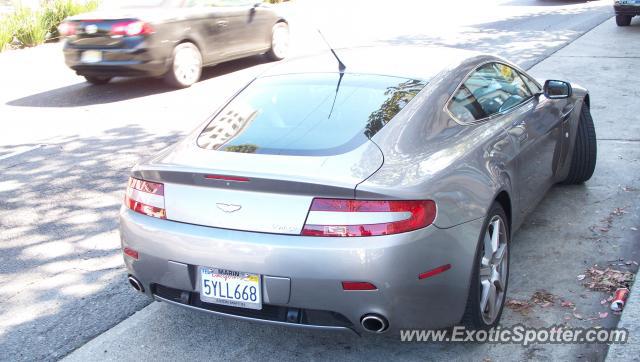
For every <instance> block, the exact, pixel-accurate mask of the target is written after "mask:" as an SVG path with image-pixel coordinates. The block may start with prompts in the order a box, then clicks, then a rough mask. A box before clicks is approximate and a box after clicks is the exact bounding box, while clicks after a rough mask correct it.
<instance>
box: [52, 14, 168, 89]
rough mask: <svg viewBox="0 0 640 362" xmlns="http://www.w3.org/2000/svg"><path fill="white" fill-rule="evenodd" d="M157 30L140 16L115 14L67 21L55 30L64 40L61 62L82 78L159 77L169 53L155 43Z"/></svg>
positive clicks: (93, 15)
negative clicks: (63, 61) (62, 60)
mask: <svg viewBox="0 0 640 362" xmlns="http://www.w3.org/2000/svg"><path fill="white" fill-rule="evenodd" d="M140 13H143V12H142V11H141V12H140ZM161 27H162V25H161V24H160V23H158V22H156V23H152V22H151V21H149V20H145V18H144V17H142V16H134V15H130V14H126V13H123V14H118V13H117V12H116V13H100V12H97V13H90V14H85V15H81V16H77V17H72V18H69V19H67V20H65V21H64V22H63V23H62V24H61V25H60V27H59V32H60V34H61V35H62V36H64V37H65V39H66V41H65V44H64V48H63V51H64V57H65V62H66V64H67V66H69V67H70V68H71V69H73V70H75V71H76V73H77V74H79V75H83V76H103V77H115V76H160V75H162V74H164V73H165V72H166V71H167V69H168V66H169V65H168V64H169V63H168V62H169V59H170V56H171V50H172V48H171V45H163V43H162V42H161V41H159V40H158V35H157V32H158V30H160V28H161Z"/></svg>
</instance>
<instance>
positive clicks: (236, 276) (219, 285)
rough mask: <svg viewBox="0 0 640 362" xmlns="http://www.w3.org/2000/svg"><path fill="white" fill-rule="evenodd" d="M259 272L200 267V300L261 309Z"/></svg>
mask: <svg viewBox="0 0 640 362" xmlns="http://www.w3.org/2000/svg"><path fill="white" fill-rule="evenodd" d="M261 291H262V290H261V283H260V275H259V274H251V273H244V272H237V271H232V270H225V269H218V268H207V267H201V268H200V300H201V301H203V302H206V303H215V304H224V305H228V306H232V307H240V308H249V309H262V294H261Z"/></svg>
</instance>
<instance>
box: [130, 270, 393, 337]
mask: <svg viewBox="0 0 640 362" xmlns="http://www.w3.org/2000/svg"><path fill="white" fill-rule="evenodd" d="M127 280H128V281H129V284H131V286H132V287H133V289H135V290H137V291H139V292H141V293H144V287H143V286H142V283H141V282H140V281H139V280H138V279H137V278H136V277H134V276H133V275H129V277H128V278H127ZM360 324H361V325H362V328H364V330H365V331H367V332H371V333H382V332H384V331H386V330H387V328H388V327H389V322H388V321H387V319H386V318H385V317H383V316H381V315H379V314H365V315H364V316H362V318H361V319H360Z"/></svg>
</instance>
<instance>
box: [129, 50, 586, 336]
mask: <svg viewBox="0 0 640 362" xmlns="http://www.w3.org/2000/svg"><path fill="white" fill-rule="evenodd" d="M454 53H456V52H454ZM456 54H458V55H460V54H462V55H460V57H459V58H460V59H458V60H451V59H448V62H449V63H448V64H451V66H449V67H446V68H444V70H442V71H440V72H439V73H438V72H431V71H427V72H425V74H429V73H431V75H430V76H429V79H430V82H429V84H428V85H427V87H425V88H424V89H423V90H422V91H421V92H420V93H419V94H418V95H417V96H416V97H415V98H414V99H413V100H412V101H411V102H410V103H409V104H408V105H407V106H406V107H405V108H404V109H403V110H402V111H400V113H398V114H397V115H396V117H395V118H394V119H393V120H392V121H391V122H389V124H387V125H386V126H385V127H384V128H383V129H382V130H381V131H380V132H378V133H377V134H376V135H375V136H374V137H373V138H372V140H371V142H367V143H366V144H365V145H363V146H362V147H361V148H359V149H357V150H355V151H354V152H351V153H349V154H347V155H344V156H331V157H318V158H317V160H313V159H314V157H302V158H298V157H297V156H296V157H288V156H270V157H267V158H254V159H249V158H244V157H246V156H248V155H239V154H234V153H228V152H216V151H208V150H207V151H205V150H201V149H198V148H197V146H195V137H196V136H197V135H198V134H199V132H200V130H201V129H202V128H204V126H205V125H206V123H205V124H204V125H203V126H202V127H200V128H199V129H197V130H196V131H195V132H194V133H193V134H192V135H190V136H189V137H187V138H186V139H185V140H184V141H183V142H181V143H180V144H178V145H177V146H175V147H173V148H170V149H168V150H167V151H166V152H164V153H162V154H160V155H159V156H157V157H156V158H154V159H151V160H150V161H147V162H145V163H143V164H141V165H139V166H137V167H136V168H135V169H134V171H133V173H132V175H133V176H136V177H141V178H144V179H147V180H151V181H159V182H165V183H169V184H171V183H176V184H186V185H189V187H191V191H192V192H193V193H194V195H192V198H196V197H197V196H198V195H200V193H199V191H200V190H201V189H202V188H203V187H210V188H215V189H218V190H224V191H225V192H227V193H228V195H229V197H228V198H225V199H224V200H218V199H216V200H211V203H212V204H215V203H216V202H225V203H234V202H235V201H234V200H233V197H232V196H233V195H234V192H240V191H251V192H261V193H262V192H268V193H274V194H284V195H287V196H283V198H282V200H283V201H284V200H288V199H287V197H290V195H304V196H306V197H308V198H307V201H306V202H310V201H309V200H310V197H312V196H325V197H349V196H350V197H354V196H355V197H356V198H362V199H433V200H435V201H436V204H437V208H438V209H437V217H436V220H435V222H434V225H432V226H429V227H427V228H424V229H420V230H416V231H413V232H408V233H402V234H396V235H388V236H378V237H366V238H322V237H303V236H299V235H283V232H282V231H280V232H278V231H276V230H274V232H276V233H271V234H268V233H258V232H250V231H246V230H247V229H251V228H252V227H254V226H251V224H250V223H247V225H245V226H244V227H243V229H244V230H245V231H240V230H229V229H227V228H212V227H206V226H197V225H191V224H190V223H181V222H176V221H167V220H159V219H154V218H151V217H147V216H143V215H139V214H136V213H134V212H132V211H130V210H128V209H125V208H123V209H122V211H121V216H120V217H121V236H122V244H123V246H129V247H131V248H134V249H135V250H138V251H139V253H140V259H139V260H137V261H134V260H131V259H130V258H125V261H126V264H127V267H128V269H129V271H130V273H131V274H133V275H135V276H136V277H137V278H139V279H140V280H141V281H142V283H143V284H144V285H145V288H146V291H147V293H150V292H149V290H150V286H151V285H152V284H153V283H158V284H162V285H166V286H169V287H174V288H178V289H183V290H191V291H193V290H197V286H196V284H195V280H194V278H193V268H195V267H197V266H199V265H202V266H211V267H221V268H227V269H230V270H238V271H243V272H251V273H259V274H262V275H265V276H268V277H277V278H284V279H287V280H290V295H289V296H288V299H287V298H285V297H286V296H285V295H282V293H283V288H279V289H274V290H271V288H270V287H269V286H268V285H263V288H264V289H265V295H270V296H271V297H274V298H275V299H276V300H280V301H282V300H285V299H287V300H288V303H277V304H278V305H286V306H290V307H295V308H308V309H319V310H327V311H334V312H338V313H341V314H342V315H344V316H346V317H347V318H348V319H349V320H350V321H351V323H352V324H353V327H352V328H354V329H355V330H357V331H362V328H361V327H360V325H359V320H360V318H361V317H362V316H363V315H364V314H366V313H379V314H382V315H384V316H386V317H387V318H388V319H389V322H390V330H391V331H394V330H397V329H400V328H411V327H419V328H438V327H446V326H449V325H452V324H455V323H457V322H459V320H460V318H461V316H462V313H463V311H464V307H465V303H466V300H467V294H468V288H469V283H470V277H471V268H472V266H473V260H474V259H473V258H474V255H475V252H476V247H477V244H478V240H479V237H480V235H481V232H482V228H483V223H484V217H485V215H486V213H487V210H488V208H489V207H490V206H491V204H492V203H493V202H494V200H495V199H496V196H497V195H498V194H499V193H500V192H506V193H507V195H508V197H509V200H510V208H511V210H512V212H511V214H512V216H511V219H512V220H511V224H512V225H511V226H512V228H511V230H512V231H513V230H514V229H516V228H517V227H518V225H519V224H520V223H521V222H522V219H523V217H524V215H525V213H526V212H527V211H529V210H530V207H527V206H530V202H534V203H535V202H537V201H539V200H540V198H541V197H542V196H543V195H544V193H545V192H546V190H547V189H548V187H550V186H551V185H552V184H553V183H554V182H557V181H560V180H562V179H563V178H564V177H565V176H566V174H567V172H568V165H569V162H570V157H571V150H572V147H573V142H574V140H575V133H576V128H577V122H578V117H579V113H580V112H579V111H580V109H581V108H580V107H581V103H582V102H583V101H584V98H585V96H586V95H587V93H586V91H585V90H584V89H582V88H579V87H577V86H574V93H573V96H572V97H571V98H570V99H568V100H548V99H546V98H545V97H544V96H543V95H540V96H538V97H536V98H534V99H531V100H530V101H528V102H526V103H525V104H523V105H521V106H520V107H517V108H516V109H512V110H510V111H509V112H507V113H505V114H503V115H501V116H500V117H495V118H492V119H491V120H488V121H486V122H481V123H478V124H473V125H461V124H459V123H457V122H456V121H455V120H453V119H452V118H451V117H450V115H449V114H448V113H447V112H444V111H443V108H444V106H445V103H446V102H447V100H448V99H449V97H450V95H451V94H453V92H454V91H455V90H456V88H457V87H458V85H459V84H460V82H461V81H462V80H463V79H464V78H465V77H466V75H467V74H468V73H469V72H471V71H472V70H473V69H475V68H476V67H477V66H478V65H479V64H482V63H484V62H487V61H499V62H506V61H504V60H502V59H500V58H497V57H493V56H488V55H480V56H479V55H471V56H467V55H465V53H460V52H457V53H456ZM352 64H353V63H352ZM376 64H377V63H376ZM389 67H390V66H387V68H389ZM299 68H300V69H303V68H304V67H299ZM369 68H371V65H369ZM383 68H384V66H383V65H382V66H381V67H380V69H383ZM391 68H393V67H392V66H391ZM353 69H356V70H357V69H358V67H357V65H356V66H353V67H352V70H353ZM289 71H291V70H289V69H288V68H286V67H285V68H283V69H281V70H278V71H275V70H272V71H270V73H268V74H271V75H273V74H286V73H287V72H289ZM382 71H383V70H380V72H381V74H384V73H382ZM387 72H388V73H387V74H389V75H396V74H395V73H393V69H387ZM538 109H547V110H549V112H550V113H551V114H555V115H558V117H556V118H554V119H552V120H550V121H549V122H546V121H545V122H544V123H543V124H542V125H540V123H538V122H537V120H536V115H535V112H536V110H538ZM571 109H572V111H571V112H569V111H570V110H571ZM563 114H567V117H566V118H567V119H566V120H565V121H561V119H560V116H561V115H563ZM566 134H568V137H567V136H566ZM525 135H526V136H525ZM382 155H384V162H382V159H381V157H382ZM251 156H256V155H251ZM259 156H264V155H259ZM283 157H284V158H283ZM314 161H315V162H314ZM334 161H335V162H334ZM307 162H311V165H312V166H311V167H306V166H305V165H306V163H307ZM543 162H544V163H543ZM547 162H551V163H550V164H549V163H547ZM327 164H330V165H332V166H331V167H327V166H326V165H327ZM341 165H342V166H341ZM380 165H381V166H380ZM212 173H213V174H216V173H220V174H232V175H242V176H246V177H251V178H252V181H251V183H234V182H221V181H215V182H211V181H210V180H205V179H204V178H203V177H202V176H203V175H205V174H212ZM274 179H275V180H274ZM178 204H179V203H176V204H174V206H172V207H187V206H188V205H184V206H176V205H178ZM253 205H257V204H253ZM243 207H244V206H243ZM263 210H264V211H265V215H264V216H265V217H267V218H271V217H273V218H274V219H273V220H276V219H278V217H277V216H272V215H269V208H268V205H267V206H266V207H265V209H263ZM168 213H170V211H168ZM185 217H187V215H186V214H185ZM187 222H188V221H187ZM202 223H203V224H207V223H209V221H204V222H202ZM294 223H295V224H296V225H298V224H299V221H298V222H294ZM228 225H236V224H233V223H230V224H228ZM296 230H297V229H296ZM262 231H264V230H262ZM169 261H173V262H177V263H179V264H178V265H184V267H182V269H181V270H182V271H179V270H178V269H180V268H177V267H176V264H171V263H169ZM443 264H451V265H452V268H451V269H450V270H448V271H447V272H445V273H442V274H440V275H438V276H436V277H433V278H429V279H425V280H418V278H417V276H418V275H419V274H420V273H422V272H424V271H427V270H430V269H432V268H435V267H438V266H440V265H443ZM176 274H179V275H176ZM345 280H359V281H360V280H361V281H369V282H372V283H374V284H375V285H376V286H377V287H378V288H379V289H378V290H377V291H373V292H370V291H367V292H345V291H343V290H342V288H341V287H340V282H341V281H345ZM278 290H280V291H279V292H278ZM278 293H280V294H278ZM274 304H276V303H274ZM296 326H299V325H296ZM309 327H313V326H309ZM316 327H317V326H316Z"/></svg>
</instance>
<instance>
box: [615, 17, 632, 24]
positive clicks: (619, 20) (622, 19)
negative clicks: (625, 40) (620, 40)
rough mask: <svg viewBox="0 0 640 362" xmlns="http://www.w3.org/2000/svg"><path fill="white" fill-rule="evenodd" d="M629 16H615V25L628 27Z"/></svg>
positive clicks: (629, 22)
mask: <svg viewBox="0 0 640 362" xmlns="http://www.w3.org/2000/svg"><path fill="white" fill-rule="evenodd" d="M632 17H633V16H631V15H616V25H618V26H629V25H631V18H632Z"/></svg>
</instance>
